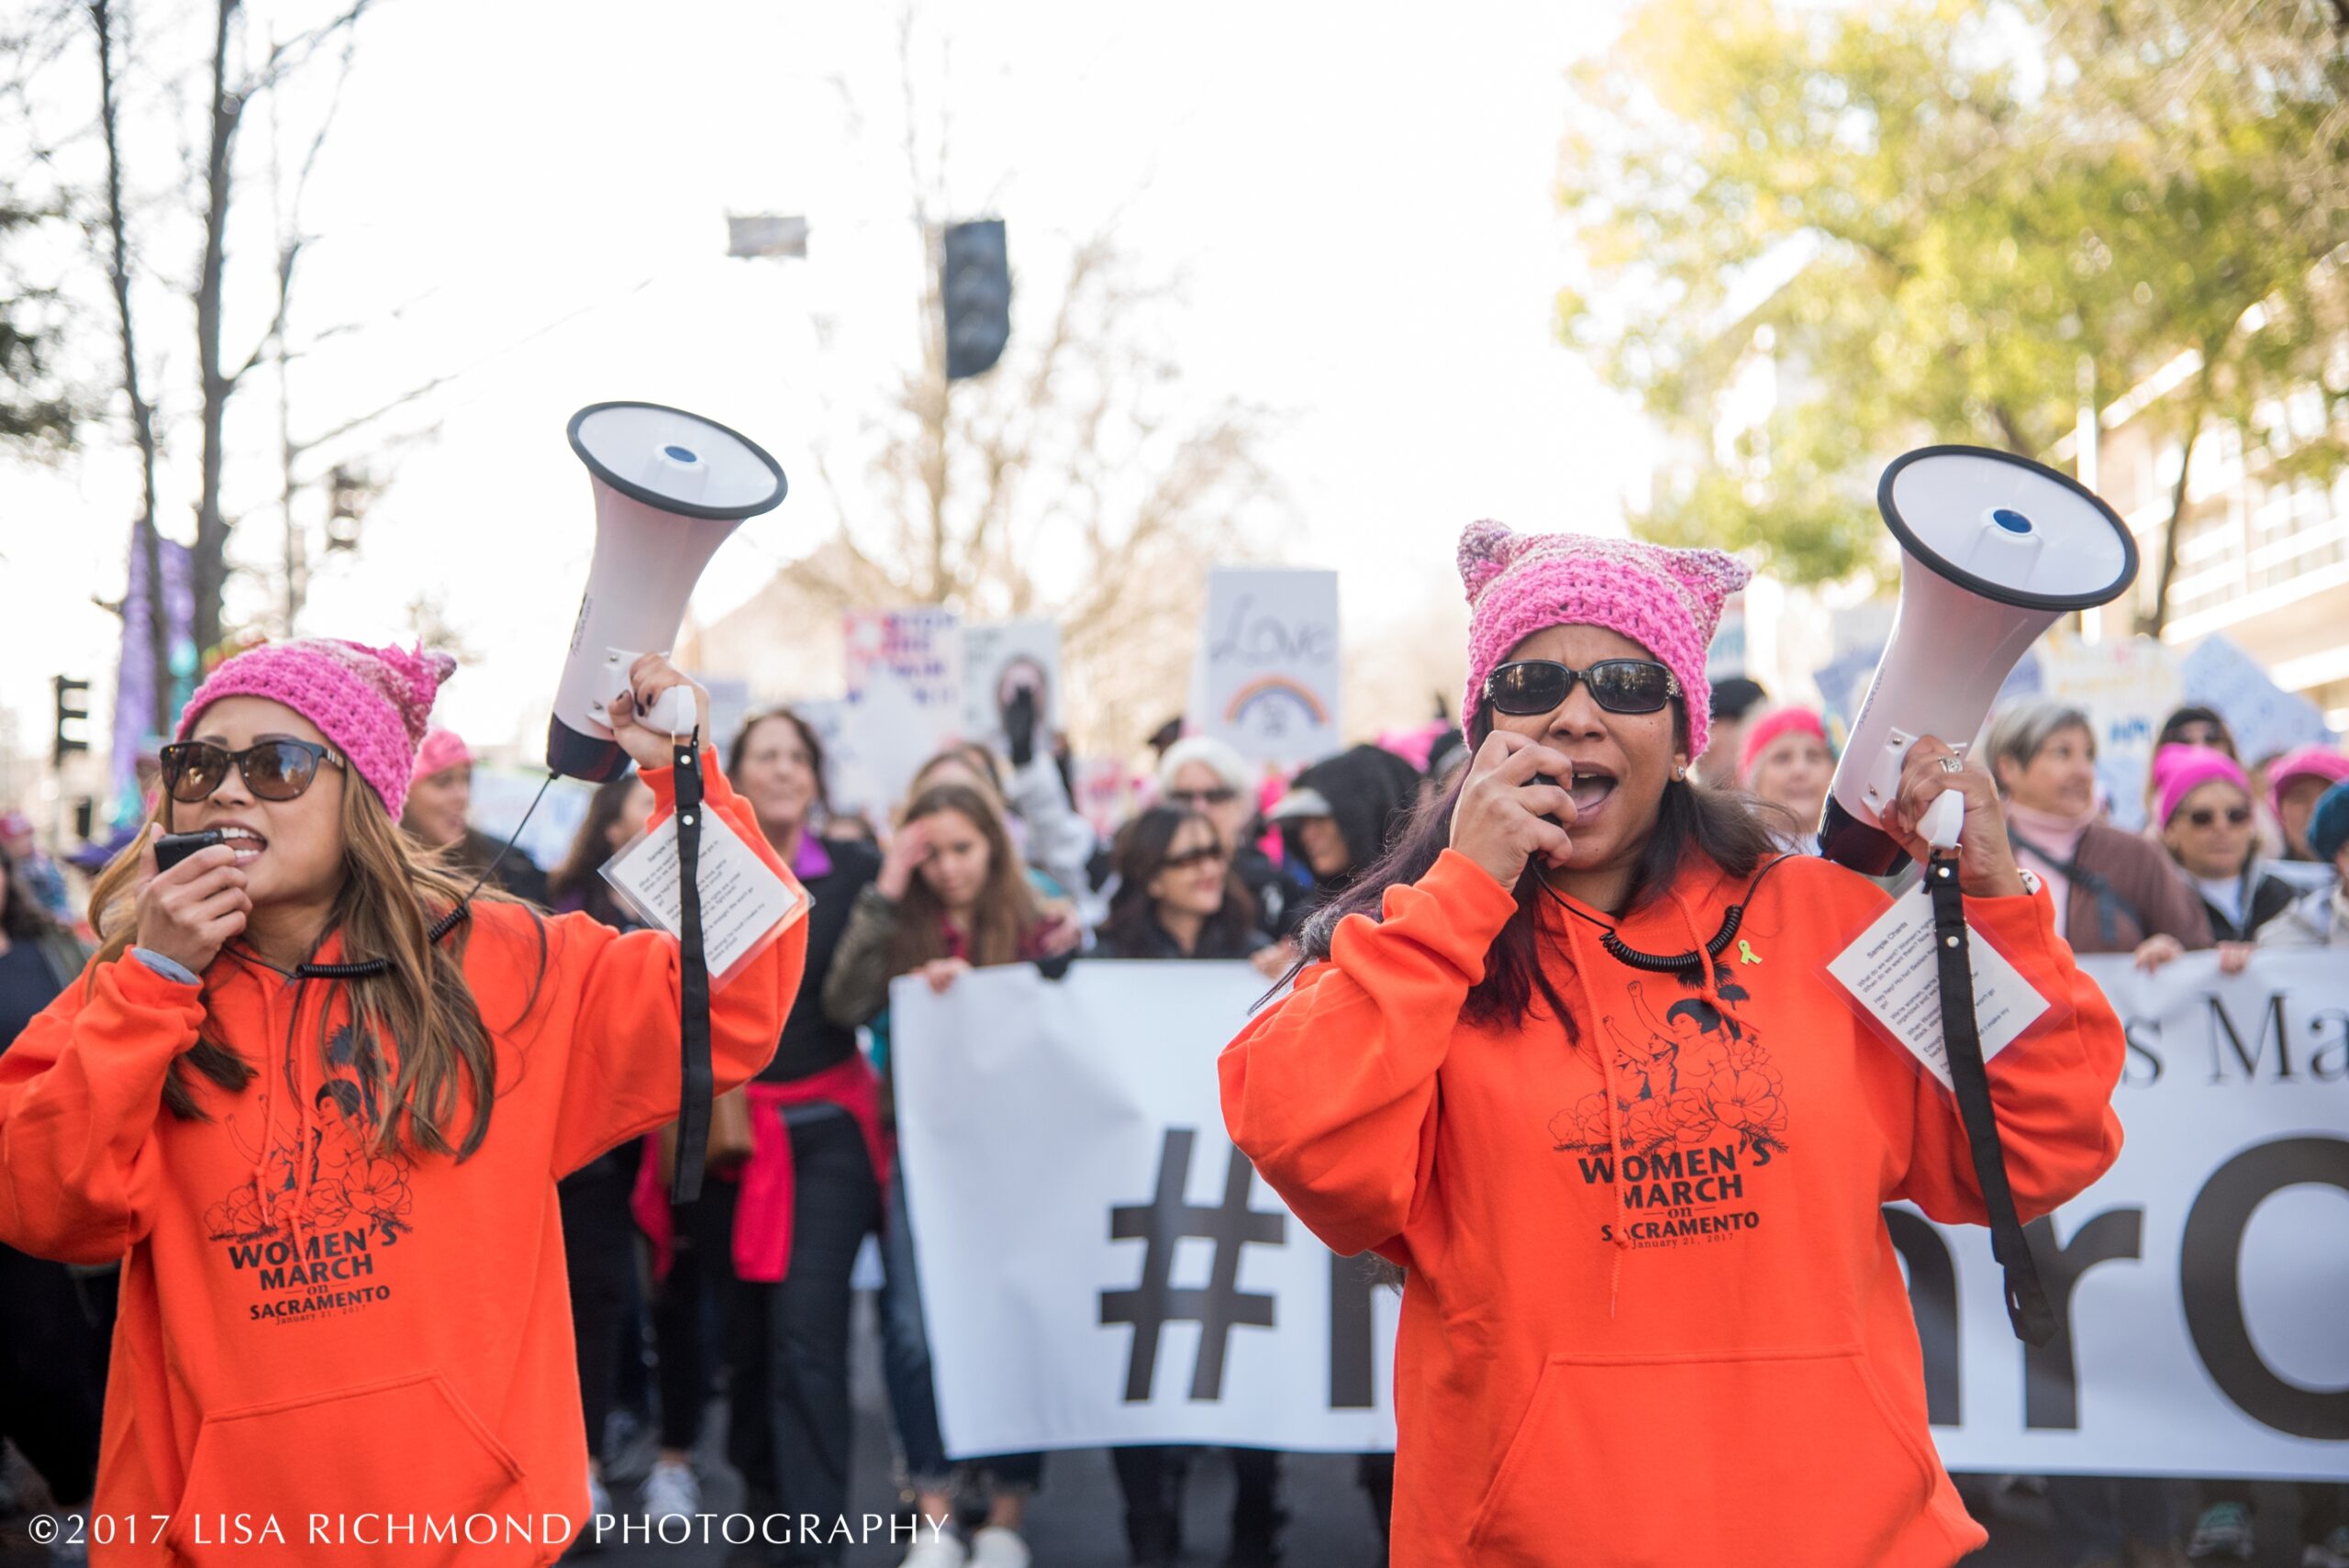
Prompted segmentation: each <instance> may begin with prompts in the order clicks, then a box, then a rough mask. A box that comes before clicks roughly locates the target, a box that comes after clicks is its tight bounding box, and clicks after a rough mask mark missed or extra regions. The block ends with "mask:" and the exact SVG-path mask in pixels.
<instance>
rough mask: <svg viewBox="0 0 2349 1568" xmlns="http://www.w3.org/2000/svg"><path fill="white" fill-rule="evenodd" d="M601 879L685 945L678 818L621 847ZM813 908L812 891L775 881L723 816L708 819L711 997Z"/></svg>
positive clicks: (706, 925)
mask: <svg viewBox="0 0 2349 1568" xmlns="http://www.w3.org/2000/svg"><path fill="white" fill-rule="evenodd" d="M603 878H604V881H605V882H606V883H607V884H608V885H609V886H610V887H611V890H612V892H613V894H614V895H616V896H617V897H618V899H619V901H620V903H621V905H622V906H624V907H626V908H627V909H628V911H629V913H630V914H632V915H634V916H635V917H636V918H638V919H639V920H640V921H642V922H643V923H644V924H645V925H647V926H649V927H651V929H654V930H658V931H666V932H667V933H668V934H669V935H670V937H671V938H672V939H681V938H682V933H683V902H682V898H681V891H682V890H681V889H680V888H679V886H678V880H677V814H676V813H675V812H674V811H672V812H671V813H670V814H669V815H668V816H666V817H662V819H661V820H660V821H658V822H656V823H653V824H652V825H651V827H649V828H645V829H643V830H642V831H640V832H639V833H638V834H637V835H636V837H634V838H632V839H630V840H629V841H628V842H627V843H626V844H624V845H622V846H621V847H620V851H619V852H618V854H615V855H614V856H613V857H612V858H611V859H610V860H608V861H606V862H604V865H603ZM810 902H811V900H810V899H809V897H808V895H807V890H806V889H804V888H802V887H800V886H799V885H798V884H796V883H795V882H792V881H790V880H789V879H787V878H785V877H782V876H778V875H777V874H776V873H775V871H774V867H772V866H770V865H768V864H767V862H765V861H764V860H763V859H761V858H760V856H759V853H758V851H756V850H753V849H752V848H751V846H750V845H749V844H748V843H746V842H745V841H744V840H743V838H742V835H741V834H740V833H739V832H737V831H736V830H735V828H734V824H732V823H731V822H729V821H728V820H727V819H726V818H725V817H724V816H723V815H722V814H720V813H718V812H715V811H708V810H705V811H704V812H703V814H702V821H701V929H702V946H703V949H704V951H706V952H707V954H708V958H709V983H710V988H711V990H712V991H720V990H723V989H725V987H726V986H727V985H728V984H730V983H731V982H732V981H733V979H734V977H735V976H736V975H738V974H740V973H742V971H743V970H744V969H746V968H748V967H749V966H750V963H751V960H752V959H755V958H756V957H758V956H759V954H761V953H763V952H764V951H766V949H767V946H768V944H769V943H771V942H773V941H774V940H775V939H776V938H777V937H780V936H781V935H783V933H784V932H785V931H787V930H789V929H791V928H792V927H793V925H795V924H796V923H797V922H798V921H800V920H802V919H804V918H806V917H807V909H808V906H809V904H810Z"/></svg>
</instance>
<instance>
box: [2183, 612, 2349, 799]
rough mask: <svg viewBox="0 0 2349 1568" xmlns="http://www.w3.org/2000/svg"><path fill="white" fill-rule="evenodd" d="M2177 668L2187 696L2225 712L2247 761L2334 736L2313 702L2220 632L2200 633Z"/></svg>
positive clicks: (2324, 742)
mask: <svg viewBox="0 0 2349 1568" xmlns="http://www.w3.org/2000/svg"><path fill="white" fill-rule="evenodd" d="M2180 673H2181V674H2182V675H2183V676H2184V677H2185V681H2186V700H2187V701H2188V702H2190V703H2199V704H2200V705H2202V706H2204V707H2208V708H2215V709H2216V710H2217V711H2218V712H2220V713H2221V714H2223V715H2224V716H2225V717H2226V720H2227V730H2228V733H2230V734H2232V736H2233V737H2234V738H2235V750H2236V751H2237V752H2239V753H2240V754H2241V755H2242V757H2243V765H2244V766H2246V767H2248V766H2250V765H2251V764H2252V763H2254V762H2257V761H2259V759H2261V758H2262V757H2272V756H2274V755H2275V754H2276V753H2277V752H2278V751H2290V750H2291V749H2292V748H2293V747H2295V746H2310V745H2318V746H2322V745H2330V744H2331V743H2332V730H2331V729H2329V728H2326V726H2325V722H2324V714H2323V713H2322V712H2321V710H2320V709H2319V708H2318V707H2317V706H2316V704H2314V703H2312V702H2310V701H2309V699H2308V698H2306V697H2304V696H2300V695H2296V694H2295V693H2292V692H2288V691H2286V690H2285V689H2284V688H2283V687H2281V686H2279V685H2277V684H2276V683H2275V682H2274V681H2273V680H2271V679H2269V678H2268V674H2267V672H2266V670H2264V669H2262V668H2261V667H2260V664H2259V662H2258V661H2257V660H2255V659H2254V658H2253V657H2252V656H2251V655H2250V654H2248V653H2245V652H2244V651H2243V650H2242V649H2240V648H2237V647H2236V646H2235V645H2234V644H2233V643H2232V642H2229V641H2228V640H2227V639H2225V638H2223V637H2220V636H2217V635H2215V634H2213V635H2212V636H2210V637H2206V638H2204V639H2202V640H2201V641H2200V642H2199V644H2197V645H2196V646H2195V649H2194V651H2193V652H2191V653H2189V654H2188V655H2187V656H2186V662H2185V664H2184V665H2183V666H2182V667H2181V669H2180Z"/></svg>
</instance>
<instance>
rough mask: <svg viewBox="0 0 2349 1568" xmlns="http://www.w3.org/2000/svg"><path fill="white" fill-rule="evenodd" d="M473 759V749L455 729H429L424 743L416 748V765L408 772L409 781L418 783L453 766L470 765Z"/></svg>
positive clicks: (425, 733)
mask: <svg viewBox="0 0 2349 1568" xmlns="http://www.w3.org/2000/svg"><path fill="white" fill-rule="evenodd" d="M472 762H473V749H472V748H471V747H469V746H467V745H466V744H465V742H464V738H463V737H462V736H461V735H459V734H458V733H457V732H456V731H455V730H453V729H438V728H435V729H428V730H426V731H425V732H424V744H423V745H421V746H419V747H417V749H416V766H415V768H414V769H413V770H411V771H410V772H409V773H408V782H409V783H410V784H416V783H417V782H418V781H420V780H424V779H429V778H430V777H431V776H432V775H433V774H435V773H446V772H448V771H449V770H450V769H451V768H462V767H465V766H468V765H469V764H471V763H472Z"/></svg>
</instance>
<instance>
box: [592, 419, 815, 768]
mask: <svg viewBox="0 0 2349 1568" xmlns="http://www.w3.org/2000/svg"><path fill="white" fill-rule="evenodd" d="M569 433H570V437H571V450H573V451H574V452H577V453H578V454H579V461H580V462H584V463H585V464H586V465H587V475H588V482H589V484H590V485H591V487H592V488H593V490H594V492H595V496H596V555H595V561H594V562H593V564H592V565H590V566H589V568H588V571H587V590H586V592H585V593H584V595H581V597H580V600H579V618H578V619H577V620H576V621H575V622H573V625H572V628H571V650H570V653H569V655H568V657H567V658H566V659H565V661H564V662H563V667H562V681H561V683H560V684H558V685H557V686H556V689H555V706H554V717H553V718H552V719H551V720H550V721H549V722H548V725H547V766H548V767H549V768H551V769H552V770H553V771H554V772H556V773H564V774H567V775H569V776H570V777H572V778H576V779H586V780H588V781H589V782H591V783H596V784H600V783H602V782H603V781H604V780H606V779H612V778H618V776H619V775H620V774H621V773H625V772H626V771H627V769H628V754H627V753H626V752H625V751H621V750H620V746H619V743H618V741H616V740H613V739H612V732H611V729H610V728H609V727H608V726H607V725H606V724H605V722H604V717H603V715H604V705H605V704H606V703H607V702H609V701H610V700H611V698H612V695H613V694H614V693H615V692H617V691H618V689H619V687H618V685H615V684H613V681H614V676H613V674H612V673H611V669H610V666H612V665H614V664H615V663H617V664H618V666H619V667H620V668H621V669H622V670H623V671H624V670H625V668H626V665H627V664H628V663H629V662H633V661H634V659H635V658H636V657H637V656H638V655H639V654H641V653H644V652H666V651H668V650H669V649H670V648H671V647H672V646H673V645H674V642H675V641H676V637H677V628H678V627H680V626H681V625H683V624H684V622H685V601H686V600H688V599H690V598H691V597H692V596H693V591H694V584H696V582H698V581H700V578H701V573H702V569H703V568H704V567H706V566H707V565H708V564H709V559H710V557H711V556H713V555H715V554H717V553H718V546H719V545H721V544H724V543H725V542H726V539H727V536H728V535H729V534H731V533H732V532H733V531H734V530H735V529H736V528H739V527H740V526H741V523H742V520H743V519H744V518H745V517H757V516H758V515H759V514H760V513H762V512H769V511H773V510H774V508H775V507H776V506H780V505H781V504H782V502H783V496H784V491H785V488H786V484H785V479H784V475H783V465H782V464H781V463H778V462H775V460H774V458H772V457H770V456H768V455H767V453H766V452H765V451H764V450H763V449H762V448H761V447H760V446H759V445H758V443H756V442H755V441H752V440H751V439H749V438H748V437H746V436H743V435H741V434H740V433H738V432H736V431H733V430H729V429H728V428H726V427H725V426H723V425H720V424H718V422H717V421H715V420H712V419H705V418H703V417H700V416H699V415H697V414H688V413H686V412H685V410H684V409H682V408H669V407H664V406H662V405H660V404H658V403H596V404H590V405H589V406H587V407H584V408H582V409H581V410H580V411H579V412H578V413H576V414H573V416H572V417H571V425H570V428H569ZM685 712H686V713H687V714H688V715H689V714H690V707H689V706H687V707H686V708H685ZM648 717H649V719H650V721H651V722H652V723H654V724H655V725H657V726H660V727H662V728H681V729H682V728H685V725H689V724H690V723H691V719H690V717H687V718H686V719H685V724H683V725H681V724H677V723H676V722H675V719H676V716H675V715H674V714H669V713H666V712H663V713H657V714H654V715H651V716H648Z"/></svg>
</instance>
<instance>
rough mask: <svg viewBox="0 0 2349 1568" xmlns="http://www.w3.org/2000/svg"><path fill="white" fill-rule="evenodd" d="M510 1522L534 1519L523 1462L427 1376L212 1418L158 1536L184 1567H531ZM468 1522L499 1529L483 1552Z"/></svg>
mask: <svg viewBox="0 0 2349 1568" xmlns="http://www.w3.org/2000/svg"><path fill="white" fill-rule="evenodd" d="M508 1514H512V1515H513V1516H515V1518H516V1521H517V1523H518V1524H531V1523H534V1522H535V1521H534V1520H533V1519H531V1518H530V1517H529V1501H528V1499H527V1498H526V1497H525V1496H523V1491H522V1467H521V1466H520V1465H518V1464H517V1463H516V1462H515V1461H514V1456H513V1454H512V1453H510V1452H508V1451H507V1448H506V1446H505V1445H504V1444H503V1443H501V1442H499V1441H498V1440H497V1439H496V1436H495V1434H494V1433H492V1432H491V1431H490V1430H489V1429H488V1428H487V1427H485V1426H484V1425H483V1424H482V1423H481V1421H480V1419H479V1418H476V1417H475V1416H474V1415H473V1412H472V1411H471V1410H468V1409H467V1408H466V1407H465V1406H464V1402H463V1401H462V1400H461V1399H459V1398H458V1397H457V1396H456V1393H455V1391H454V1390H452V1389H451V1388H450V1387H449V1385H448V1384H447V1383H446V1382H444V1381H443V1380H442V1379H441V1377H440V1373H431V1372H425V1373H411V1374H409V1375H408V1376H406V1377H401V1378H396V1379H394V1380H393V1381H390V1382H387V1383H374V1384H366V1385H361V1386H359V1387H355V1388H340V1389H335V1390H332V1391H330V1392H328V1393H325V1394H315V1395H306V1396H303V1397H301V1398H298V1399H286V1400H280V1401H276V1402H274V1403H271V1404H267V1405H252V1406H247V1407H242V1408H239V1409H234V1410H223V1411H220V1412H218V1413H217V1414H216V1415H211V1416H207V1417H206V1418H205V1421H204V1426H203V1429H202V1430H200V1431H199V1432H198V1433H197V1434H196V1439H195V1453H194V1454H193V1455H192V1456H191V1457H190V1459H189V1462H188V1473H187V1485H186V1486H185V1488H184V1490H183V1491H182V1492H181V1495H180V1506H179V1508H178V1510H177V1511H176V1512H174V1513H173V1516H172V1523H171V1528H170V1529H169V1530H168V1531H167V1532H166V1534H165V1538H164V1539H165V1540H167V1541H168V1542H169V1543H170V1545H171V1547H172V1548H173V1551H176V1552H178V1553H179V1554H180V1556H181V1557H183V1558H184V1559H185V1560H186V1561H187V1562H192V1563H199V1564H202V1563H214V1562H217V1563H232V1562H233V1563H235V1564H237V1565H238V1568H259V1565H261V1564H274V1563H281V1562H283V1563H316V1562H321V1561H325V1560H328V1559H329V1558H334V1557H340V1556H346V1555H348V1556H351V1557H353V1558H354V1559H364V1558H365V1557H366V1556H367V1555H368V1552H367V1551H366V1550H365V1549H366V1548H367V1547H369V1546H374V1547H375V1548H377V1550H378V1551H380V1552H381V1553H382V1554H384V1555H386V1556H392V1555H395V1556H396V1557H397V1558H398V1560H399V1562H401V1563H402V1564H403V1565H404V1568H438V1565H439V1564H443V1563H456V1562H469V1563H477V1562H500V1561H511V1562H529V1561H531V1560H532V1559H533V1558H534V1557H535V1556H536V1555H537V1553H536V1551H534V1550H533V1549H531V1548H530V1547H529V1546H527V1545H518V1544H508V1542H509V1541H510V1540H511V1539H512V1534H513V1532H511V1531H508V1530H507V1527H506V1516H507V1515H508ZM475 1516H488V1517H490V1518H494V1520H495V1532H496V1533H495V1535H494V1536H493V1538H492V1542H491V1543H490V1544H487V1545H486V1546H485V1544H484V1542H483V1541H482V1540H480V1539H478V1538H479V1536H480V1535H481V1533H482V1529H483V1528H484V1527H482V1526H481V1525H479V1524H478V1523H476V1525H475V1528H474V1531H473V1533H474V1536H475V1538H476V1539H475V1540H473V1541H472V1542H470V1543H468V1541H467V1540H466V1531H465V1526H466V1521H467V1520H468V1518H473V1517H475ZM395 1529H396V1531H397V1533H390V1532H392V1531H394V1530H395ZM321 1532H323V1533H321Z"/></svg>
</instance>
